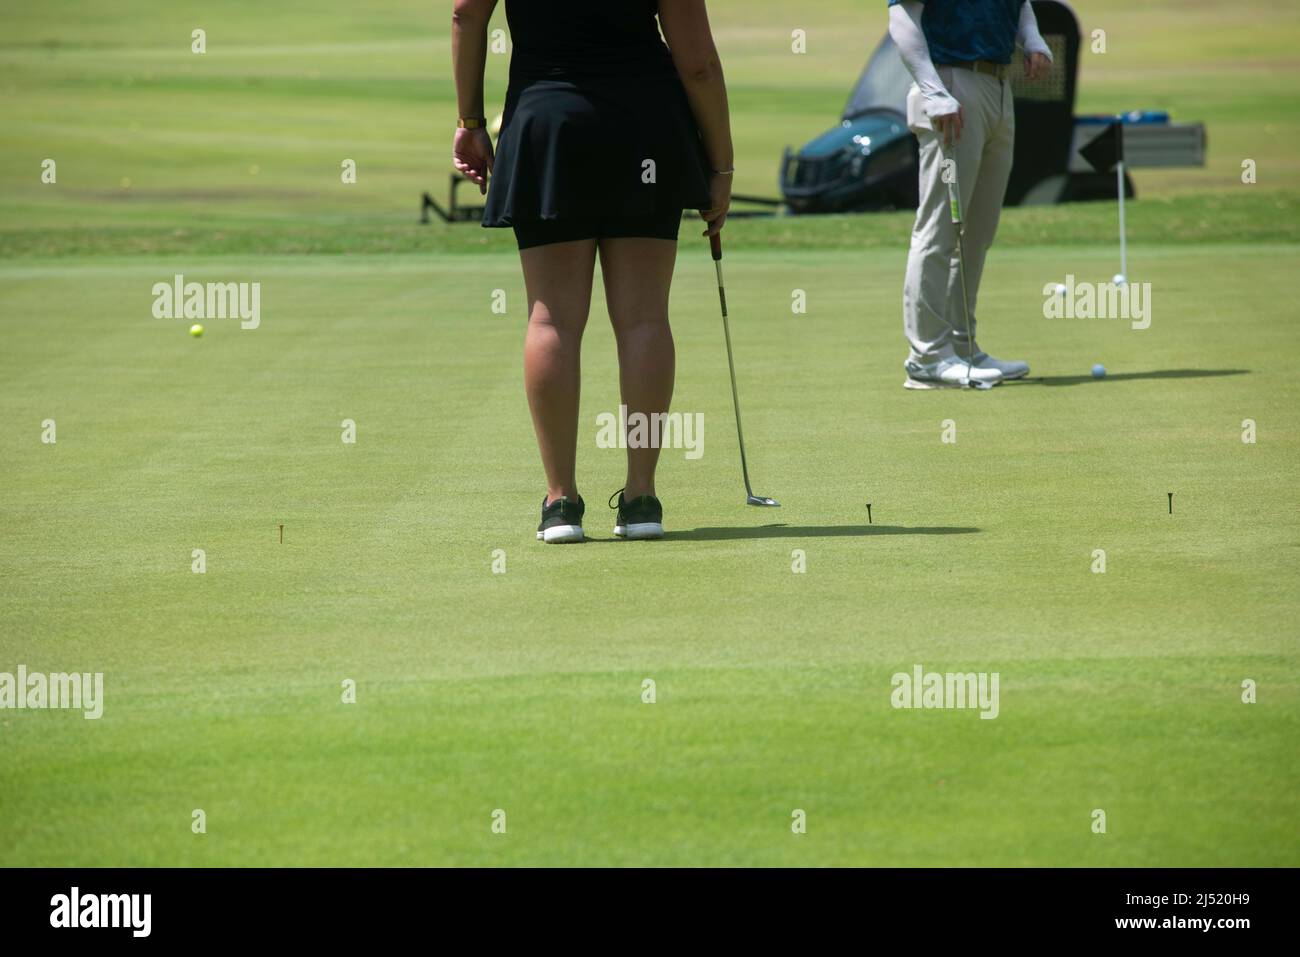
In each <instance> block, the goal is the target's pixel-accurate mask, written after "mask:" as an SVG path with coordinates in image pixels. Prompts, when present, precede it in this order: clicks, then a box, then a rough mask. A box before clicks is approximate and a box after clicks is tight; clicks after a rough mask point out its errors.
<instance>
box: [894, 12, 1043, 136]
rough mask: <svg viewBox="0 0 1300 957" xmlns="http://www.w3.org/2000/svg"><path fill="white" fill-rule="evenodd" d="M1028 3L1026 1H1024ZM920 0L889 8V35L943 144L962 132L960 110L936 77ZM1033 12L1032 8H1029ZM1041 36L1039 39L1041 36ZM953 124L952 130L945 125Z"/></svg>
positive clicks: (959, 105) (958, 104) (936, 72)
mask: <svg viewBox="0 0 1300 957" xmlns="http://www.w3.org/2000/svg"><path fill="white" fill-rule="evenodd" d="M1025 5H1026V6H1028V3H1027V2H1026V4H1025ZM922 6H923V4H922V3H921V0H902V2H901V3H895V4H891V5H890V7H889V36H890V37H891V38H892V39H893V41H894V46H896V47H898V55H899V56H900V57H902V58H903V65H904V66H906V67H907V72H908V73H910V74H912V79H913V80H915V81H916V86H917V89H919V90H920V91H921V95H922V96H923V97H925V115H926V116H928V117H929V118H930V122H931V123H932V124H933V125H934V128H935V131H936V132H938V133H940V134H942V135H943V137H944V141H945V143H948V142H956V140H957V138H958V137H959V136H960V135H961V126H962V122H961V121H962V112H961V104H960V103H958V102H957V101H956V100H955V99H953V96H952V94H951V93H949V92H948V89H947V88H946V87H945V86H944V85H943V81H942V80H941V79H939V72H938V71H937V70H936V69H935V68H934V63H933V61H932V60H931V59H930V45H929V44H928V43H926V42H925V33H924V31H922V29H921V9H922ZM1030 15H1031V16H1032V15H1033V11H1030ZM1040 39H1041V38H1040ZM950 126H951V127H952V130H951V133H949V132H948V130H946V129H945V128H946V127H950Z"/></svg>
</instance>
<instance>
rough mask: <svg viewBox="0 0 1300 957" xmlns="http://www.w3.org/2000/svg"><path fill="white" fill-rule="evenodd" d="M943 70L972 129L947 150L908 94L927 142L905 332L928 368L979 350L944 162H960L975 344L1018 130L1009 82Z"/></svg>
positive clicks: (919, 102) (911, 118)
mask: <svg viewBox="0 0 1300 957" xmlns="http://www.w3.org/2000/svg"><path fill="white" fill-rule="evenodd" d="M938 72H939V77H940V79H942V80H943V83H944V86H946V87H947V88H948V92H949V93H951V94H952V95H953V97H954V98H955V99H956V100H957V102H958V103H960V104H961V105H962V112H963V114H964V120H965V126H964V127H963V129H962V134H961V140H960V141H959V142H957V143H956V144H954V145H953V146H950V147H946V148H945V147H944V146H943V141H942V138H941V137H940V136H939V135H938V134H937V133H935V131H934V128H933V127H932V126H931V125H930V120H929V118H928V117H926V115H925V111H924V109H923V106H924V97H922V96H921V94H920V92H919V91H918V90H917V88H916V86H915V85H913V87H912V89H911V91H910V92H909V93H908V96H907V123H908V126H910V127H911V129H912V132H913V133H915V134H916V136H917V138H918V139H919V140H920V143H921V155H920V167H921V169H920V178H921V183H920V187H921V188H920V198H921V203H920V206H919V207H918V208H917V210H916V224H915V225H914V226H913V227H912V247H911V251H910V252H909V253H908V257H907V273H906V276H905V277H904V279H903V329H904V332H905V333H906V334H907V341H908V344H909V345H910V346H911V355H910V357H909V358H910V359H912V360H913V361H916V362H923V363H930V362H934V361H935V360H936V359H938V358H940V357H942V356H950V355H953V354H954V353H955V354H956V355H959V356H962V357H965V356H966V355H968V354H969V353H970V352H975V351H978V349H979V347H978V345H975V344H974V343H973V342H971V343H968V342H967V340H966V320H965V317H964V315H963V312H962V301H961V295H962V291H961V290H962V286H961V273H960V271H959V267H958V264H957V232H956V227H954V226H953V223H952V216H951V213H950V210H949V204H948V184H947V182H945V181H944V178H943V174H944V160H945V159H950V160H954V161H955V164H956V175H957V185H958V189H959V195H960V196H961V205H962V214H963V217H964V219H965V226H966V229H965V252H966V257H965V258H966V300H967V304H968V306H969V308H970V328H971V339H972V340H974V339H975V302H976V299H977V297H978V293H979V287H980V276H981V275H982V274H983V272H984V257H985V254H986V253H988V250H989V247H990V246H992V245H993V236H994V234H995V233H997V230H998V217H999V215H1001V212H1002V198H1003V196H1004V195H1005V194H1006V191H1007V177H1008V176H1010V174H1011V158H1012V147H1013V145H1014V142H1015V132H1016V117H1015V109H1014V106H1013V102H1012V96H1011V84H1010V82H1009V81H1007V80H999V79H997V78H996V77H993V76H988V75H987V74H983V73H976V72H974V71H973V70H964V69H960V68H957V67H950V66H941V67H938Z"/></svg>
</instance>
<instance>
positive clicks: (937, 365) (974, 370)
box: [903, 356, 1029, 389]
mask: <svg viewBox="0 0 1300 957" xmlns="http://www.w3.org/2000/svg"><path fill="white" fill-rule="evenodd" d="M903 368H904V369H906V370H907V380H906V381H905V382H904V383H903V388H905V389H967V388H974V389H991V388H993V387H994V386H995V385H997V384H998V383H999V382H1001V381H1002V373H1001V372H999V371H998V370H997V369H994V368H982V367H980V366H979V365H978V364H975V363H971V364H969V365H968V364H967V363H966V360H965V359H961V358H958V357H957V356H944V357H943V358H941V359H938V360H937V361H935V362H930V363H922V362H916V361H914V360H912V359H908V360H907V362H905V363H903ZM1025 371H1026V372H1028V371H1029V367H1028V366H1025ZM1022 375H1023V373H1022Z"/></svg>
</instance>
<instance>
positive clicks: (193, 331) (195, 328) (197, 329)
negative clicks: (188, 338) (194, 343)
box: [190, 322, 203, 339]
mask: <svg viewBox="0 0 1300 957" xmlns="http://www.w3.org/2000/svg"><path fill="white" fill-rule="evenodd" d="M190 335H192V336H193V337H194V338H195V339H197V338H198V337H199V336H201V335H203V326H201V325H200V324H199V323H197V322H196V323H194V325H192V326H190Z"/></svg>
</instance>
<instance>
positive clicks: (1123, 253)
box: [1115, 160, 1128, 282]
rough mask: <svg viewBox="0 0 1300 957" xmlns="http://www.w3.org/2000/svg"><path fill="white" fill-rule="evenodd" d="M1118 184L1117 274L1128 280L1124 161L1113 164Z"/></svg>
mask: <svg viewBox="0 0 1300 957" xmlns="http://www.w3.org/2000/svg"><path fill="white" fill-rule="evenodd" d="M1115 175H1116V177H1117V178H1118V185H1119V274H1120V275H1121V276H1123V277H1124V281H1125V282H1128V242H1127V241H1126V240H1125V238H1124V161H1123V160H1120V161H1119V162H1118V163H1116V164H1115Z"/></svg>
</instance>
